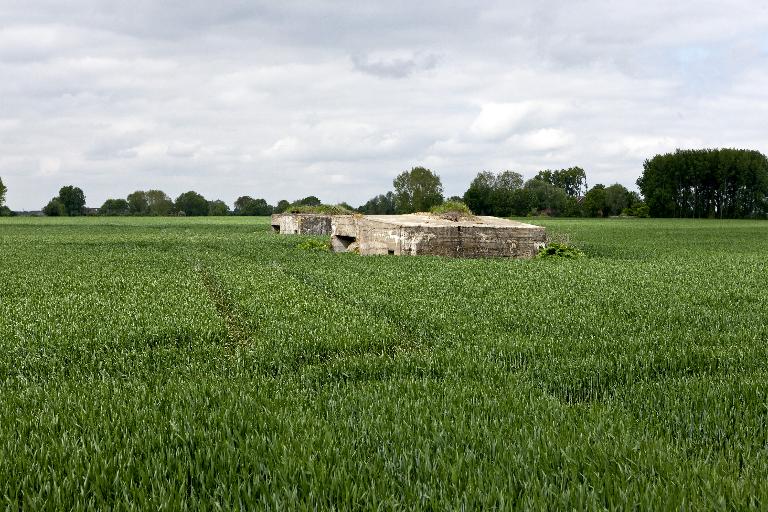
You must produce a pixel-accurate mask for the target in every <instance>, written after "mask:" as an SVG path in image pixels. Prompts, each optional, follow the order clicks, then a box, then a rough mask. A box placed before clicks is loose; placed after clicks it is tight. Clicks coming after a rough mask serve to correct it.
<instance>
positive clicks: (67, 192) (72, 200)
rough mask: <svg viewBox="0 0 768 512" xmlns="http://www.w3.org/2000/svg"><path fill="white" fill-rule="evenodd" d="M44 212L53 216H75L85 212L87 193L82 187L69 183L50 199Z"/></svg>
mask: <svg viewBox="0 0 768 512" xmlns="http://www.w3.org/2000/svg"><path fill="white" fill-rule="evenodd" d="M43 213H44V214H45V215H48V216H51V217H65V216H66V217H73V216H77V215H84V214H85V194H84V193H83V190H82V189H81V188H80V187H75V186H72V185H67V186H66V187H61V189H59V195H58V196H56V197H54V198H53V199H51V200H50V201H48V204H46V205H45V206H44V207H43Z"/></svg>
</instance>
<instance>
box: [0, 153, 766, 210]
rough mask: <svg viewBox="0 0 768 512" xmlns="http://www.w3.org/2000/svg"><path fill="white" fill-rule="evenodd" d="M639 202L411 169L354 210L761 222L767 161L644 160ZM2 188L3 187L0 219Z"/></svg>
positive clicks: (613, 190) (244, 200) (734, 157)
mask: <svg viewBox="0 0 768 512" xmlns="http://www.w3.org/2000/svg"><path fill="white" fill-rule="evenodd" d="M637 185H638V187H639V189H640V192H641V193H642V195H641V194H638V193H637V192H633V191H630V190H628V189H627V188H626V187H624V186H623V185H621V184H618V183H614V184H612V185H609V186H605V185H603V184H596V185H593V186H592V187H591V188H590V187H588V184H587V175H586V172H585V171H584V169H582V168H581V167H569V168H566V169H555V170H552V169H545V170H542V171H539V172H538V173H537V174H536V175H535V176H534V177H533V178H531V179H528V180H525V179H524V178H523V175H522V174H520V173H519V172H515V171H511V170H506V171H500V172H492V171H481V172H479V173H477V175H476V176H475V177H474V179H473V180H472V182H471V183H470V184H469V187H468V188H467V190H466V191H465V192H464V194H463V195H462V196H453V197H449V198H446V197H444V193H443V184H442V182H441V180H440V177H439V176H438V175H437V173H435V172H433V171H432V170H430V169H427V168H425V167H413V168H411V169H410V170H407V171H403V172H401V173H400V174H398V175H397V176H396V177H395V179H394V180H393V181H392V190H390V191H387V192H384V193H382V194H379V195H377V196H375V197H373V198H371V199H370V200H368V201H367V202H366V203H365V204H363V205H361V206H359V207H357V208H353V207H352V206H350V205H349V204H346V203H342V204H341V205H339V206H342V207H343V208H346V209H348V210H354V211H357V212H360V213H364V214H379V215H390V214H397V213H413V212H420V211H429V210H430V209H432V208H433V207H435V206H437V205H440V204H443V203H444V202H446V201H459V202H463V203H464V204H465V205H466V206H467V207H468V208H469V209H470V210H471V211H472V212H473V213H475V214H477V215H494V216H498V217H510V216H527V215H551V216H566V217H607V216H615V215H628V216H637V217H648V216H651V217H697V218H700V217H706V218H766V217H768V158H766V156H765V155H763V154H762V153H760V152H758V151H753V150H745V149H702V150H677V151H675V152H674V153H667V154H660V155H656V156H654V157H653V158H651V159H649V160H646V161H645V162H644V164H643V173H642V175H641V176H640V178H638V180H637ZM6 192H7V187H5V186H4V185H3V182H2V180H1V179H0V215H8V214H12V213H13V212H11V211H10V210H9V209H8V208H7V207H6V206H4V201H5V195H6ZM299 206H300V207H305V206H321V201H320V199H319V198H317V197H316V196H308V197H305V198H302V199H298V200H296V201H293V202H289V201H288V200H285V199H284V200H281V201H279V202H278V203H277V204H276V205H274V206H273V205H271V204H269V203H268V202H267V201H266V200H265V199H263V198H253V197H251V196H241V197H238V198H237V199H236V200H235V202H234V210H230V208H229V206H228V205H227V204H226V203H225V202H224V201H222V200H212V201H209V200H207V199H206V198H205V197H203V196H202V195H201V194H199V193H197V192H195V191H188V192H184V193H183V194H180V195H179V196H178V197H177V198H176V199H171V198H170V197H169V196H168V195H167V194H166V193H165V192H163V191H161V190H146V191H144V190H137V191H135V192H133V193H131V194H129V195H128V196H127V197H126V198H124V199H123V198H119V199H107V200H106V201H105V202H104V204H103V205H102V206H101V207H100V208H98V209H97V210H92V209H86V207H85V194H84V193H83V191H82V189H80V188H78V187H75V186H73V185H68V186H65V187H62V188H61V190H59V194H58V195H57V196H56V197H54V198H52V199H51V200H50V201H49V202H48V204H46V205H45V206H44V207H43V213H44V214H45V215H51V216H59V215H61V216H71V215H84V214H100V215H153V216H162V215H187V216H202V215H270V214H272V213H282V212H284V211H286V210H289V209H290V208H292V207H299Z"/></svg>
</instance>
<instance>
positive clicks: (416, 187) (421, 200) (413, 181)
mask: <svg viewBox="0 0 768 512" xmlns="http://www.w3.org/2000/svg"><path fill="white" fill-rule="evenodd" d="M392 183H393V185H394V187H395V205H396V208H397V211H398V213H413V212H428V211H429V209H430V208H432V207H433V206H435V205H438V204H440V203H442V202H443V184H442V183H441V182H440V177H439V176H438V175H437V174H435V173H433V172H432V171H430V170H429V169H425V168H424V167H414V168H412V169H411V170H410V171H403V172H402V173H400V174H399V175H398V176H397V177H396V178H395V179H394V181H393V182H392Z"/></svg>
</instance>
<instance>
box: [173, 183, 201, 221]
mask: <svg viewBox="0 0 768 512" xmlns="http://www.w3.org/2000/svg"><path fill="white" fill-rule="evenodd" d="M174 206H175V208H176V211H178V212H180V213H181V212H183V213H184V215H187V216H190V217H199V216H203V215H208V201H207V200H206V199H205V198H204V197H203V196H201V195H200V194H198V193H197V192H195V191H193V190H190V191H189V192H184V193H183V194H181V195H179V197H177V198H176V203H175V204H174Z"/></svg>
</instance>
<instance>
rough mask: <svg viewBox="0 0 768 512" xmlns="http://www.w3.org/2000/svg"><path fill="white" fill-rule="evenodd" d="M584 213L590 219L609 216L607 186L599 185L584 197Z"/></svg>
mask: <svg viewBox="0 0 768 512" xmlns="http://www.w3.org/2000/svg"><path fill="white" fill-rule="evenodd" d="M584 212H585V213H586V214H587V215H588V216H589V217H607V216H608V194H607V193H606V191H605V185H602V184H600V183H598V184H597V185H595V186H594V187H592V188H591V189H589V192H587V195H585V196H584Z"/></svg>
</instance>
